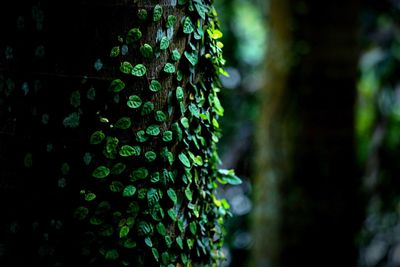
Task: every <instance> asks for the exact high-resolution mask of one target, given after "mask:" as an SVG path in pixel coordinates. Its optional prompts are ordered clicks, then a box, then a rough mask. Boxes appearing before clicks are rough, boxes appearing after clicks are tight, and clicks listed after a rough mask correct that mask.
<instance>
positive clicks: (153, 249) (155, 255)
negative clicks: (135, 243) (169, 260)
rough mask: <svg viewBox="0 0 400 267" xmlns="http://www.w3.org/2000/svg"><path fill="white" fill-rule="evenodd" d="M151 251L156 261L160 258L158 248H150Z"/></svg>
mask: <svg viewBox="0 0 400 267" xmlns="http://www.w3.org/2000/svg"><path fill="white" fill-rule="evenodd" d="M151 252H152V253H153V256H154V259H156V261H157V262H158V261H159V258H160V254H158V250H157V249H156V248H152V249H151Z"/></svg>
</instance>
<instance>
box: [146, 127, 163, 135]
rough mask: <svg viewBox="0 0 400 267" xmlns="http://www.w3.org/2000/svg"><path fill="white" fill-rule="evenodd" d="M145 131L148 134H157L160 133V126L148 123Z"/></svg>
mask: <svg viewBox="0 0 400 267" xmlns="http://www.w3.org/2000/svg"><path fill="white" fill-rule="evenodd" d="M146 133H147V134H148V135H152V136H157V135H159V134H160V127H158V126H157V125H150V126H149V127H147V129H146Z"/></svg>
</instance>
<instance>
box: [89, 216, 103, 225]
mask: <svg viewBox="0 0 400 267" xmlns="http://www.w3.org/2000/svg"><path fill="white" fill-rule="evenodd" d="M90 224H93V225H101V224H103V220H102V219H101V218H99V217H96V216H93V217H91V218H90Z"/></svg>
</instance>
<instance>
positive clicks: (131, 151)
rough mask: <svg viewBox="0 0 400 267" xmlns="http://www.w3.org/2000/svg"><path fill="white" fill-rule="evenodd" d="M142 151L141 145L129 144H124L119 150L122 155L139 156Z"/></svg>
mask: <svg viewBox="0 0 400 267" xmlns="http://www.w3.org/2000/svg"><path fill="white" fill-rule="evenodd" d="M140 152H141V149H140V147H139V146H129V145H124V146H122V147H121V149H120V150H119V154H120V155H121V156H122V157H130V156H139V155H140Z"/></svg>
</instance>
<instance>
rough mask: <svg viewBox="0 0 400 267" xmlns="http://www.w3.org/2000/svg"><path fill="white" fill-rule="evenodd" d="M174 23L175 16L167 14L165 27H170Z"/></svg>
mask: <svg viewBox="0 0 400 267" xmlns="http://www.w3.org/2000/svg"><path fill="white" fill-rule="evenodd" d="M175 23H176V17H175V16H173V15H169V16H168V18H167V24H166V27H167V28H172V27H173V26H174V25H175Z"/></svg>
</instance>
